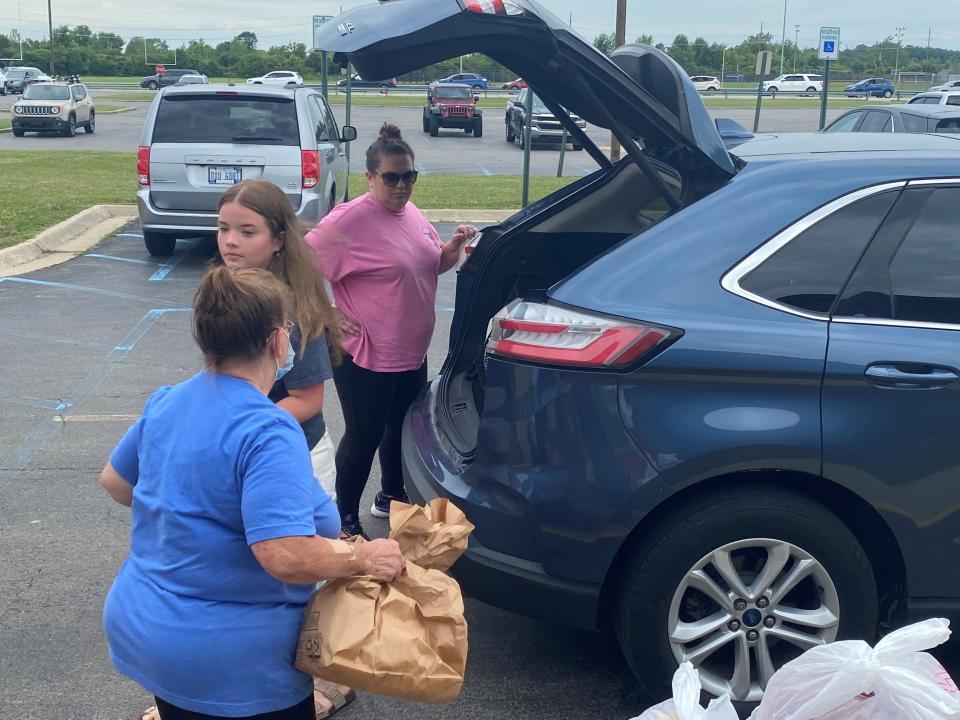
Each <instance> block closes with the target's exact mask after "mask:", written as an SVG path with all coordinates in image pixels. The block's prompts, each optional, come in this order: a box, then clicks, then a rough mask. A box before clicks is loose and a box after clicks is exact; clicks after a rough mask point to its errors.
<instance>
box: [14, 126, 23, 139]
mask: <svg viewBox="0 0 960 720" xmlns="http://www.w3.org/2000/svg"><path fill="white" fill-rule="evenodd" d="M23 133H24V131H23V130H21V129H20V128H18V127H15V128H13V136H14V137H23Z"/></svg>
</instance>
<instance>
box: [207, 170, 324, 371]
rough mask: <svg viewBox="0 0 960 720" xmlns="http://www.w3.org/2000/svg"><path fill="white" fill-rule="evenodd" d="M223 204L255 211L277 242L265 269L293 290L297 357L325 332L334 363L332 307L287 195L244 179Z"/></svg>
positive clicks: (267, 183)
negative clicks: (297, 338) (297, 334)
mask: <svg viewBox="0 0 960 720" xmlns="http://www.w3.org/2000/svg"><path fill="white" fill-rule="evenodd" d="M227 203H238V204H239V205H242V206H243V207H245V208H247V209H248V210H252V211H253V212H255V213H257V215H259V216H260V217H262V218H263V219H264V221H265V222H266V224H267V227H268V228H269V230H270V232H271V233H272V234H273V237H274V238H275V239H277V240H278V241H279V244H280V247H279V249H278V250H277V251H276V252H275V253H274V254H273V257H272V258H271V259H270V265H269V266H268V267H267V269H268V270H269V271H270V272H272V273H273V274H274V275H276V276H277V277H278V278H280V279H281V280H283V281H284V282H285V283H286V284H287V285H288V286H289V287H290V289H291V290H292V291H293V297H294V301H295V302H296V320H297V325H298V326H299V328H300V354H301V356H302V355H303V353H304V351H305V349H306V346H307V343H308V342H310V341H311V340H313V339H314V338H317V337H320V336H321V335H323V334H324V333H326V334H327V342H328V344H329V346H330V355H331V358H332V359H333V360H334V362H338V361H339V360H340V357H341V354H342V351H341V345H340V342H341V337H340V330H339V329H338V328H337V326H336V323H335V322H334V320H333V306H332V304H331V303H330V298H329V297H327V291H326V288H325V286H324V280H323V274H322V273H321V272H320V266H319V262H318V260H317V258H316V256H315V254H314V252H313V250H312V249H311V248H310V246H308V245H307V243H306V240H304V235H305V234H306V232H307V230H308V229H309V228H307V227H306V226H305V225H304V224H303V223H301V222H300V221H299V220H298V219H297V215H296V213H295V212H294V210H293V206H292V205H291V204H290V201H289V200H288V199H287V196H286V195H284V193H283V191H282V190H281V189H280V188H278V187H277V186H276V185H274V184H273V183H272V182H270V181H268V180H261V179H256V180H244V181H243V182H239V183H237V184H236V185H234V186H233V187H231V188H230V189H229V190H227V191H226V192H225V193H224V194H223V195H222V196H221V198H220V202H219V203H218V205H217V209H218V210H219V209H220V208H222V207H223V206H224V205H226V204H227Z"/></svg>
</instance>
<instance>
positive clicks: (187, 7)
mask: <svg viewBox="0 0 960 720" xmlns="http://www.w3.org/2000/svg"><path fill="white" fill-rule="evenodd" d="M400 1H402V0H400ZM436 2H453V0H436ZM542 2H543V4H544V5H545V6H547V7H550V8H551V9H552V10H553V12H554V13H556V14H557V15H559V16H560V17H562V18H564V19H567V20H570V19H571V18H572V21H573V27H574V29H576V30H577V31H578V32H579V33H580V34H582V35H584V36H585V37H587V38H588V39H591V40H592V39H593V37H594V36H595V35H597V34H599V33H602V32H612V31H613V26H614V18H615V12H616V0H601V1H600V2H595V1H590V0H586V1H584V0H542ZM52 4H53V21H54V25H64V24H66V25H71V26H72V25H79V24H84V25H88V26H90V28H91V29H93V30H94V31H106V32H115V33H118V34H119V35H121V36H122V37H124V38H129V37H130V36H132V35H148V36H153V37H161V38H164V39H166V40H167V41H168V42H169V43H170V44H171V45H179V44H180V42H182V41H184V40H188V39H192V38H203V39H204V40H206V41H207V42H210V43H217V42H220V41H222V40H225V39H230V38H231V37H233V36H235V35H236V34H238V33H240V32H242V31H244V30H251V31H253V32H255V33H256V34H257V37H258V38H259V39H260V41H261V42H260V46H261V47H269V46H270V45H279V44H283V43H286V42H290V41H300V42H306V43H309V42H310V26H311V19H310V18H311V15H314V14H331V15H336V14H338V13H339V12H340V8H341V7H343V8H344V9H349V8H352V7H356V6H358V5H365V4H369V0H359V1H358V0H344V2H342V3H340V2H323V1H322V0H321V1H316V0H311V1H308V0H285V1H284V2H270V1H269V0H231V1H230V2H229V3H228V2H225V1H224V0H219V1H218V2H212V1H211V0H91V1H90V2H87V3H78V2H66V1H65V0H52ZM787 5H788V6H787V13H786V26H787V37H788V38H791V39H792V38H793V36H794V32H795V28H794V25H799V26H800V27H799V34H798V37H799V43H800V46H801V47H814V46H816V44H817V38H818V32H819V27H820V26H821V25H836V26H839V27H840V33H841V34H840V41H841V47H846V46H847V45H850V46H854V45H857V44H860V43H867V44H872V43H873V42H876V41H877V40H880V39H882V38H883V37H885V36H888V35H890V36H892V35H894V34H895V33H896V28H897V27H898V26H903V27H904V28H905V30H904V32H903V43H904V45H920V46H926V44H927V33H928V31H930V44H931V45H932V46H934V47H948V48H952V49H960V22H958V21H957V18H958V17H960V15H958V14H957V13H956V12H954V11H953V10H950V9H949V7H950V3H942V2H940V3H934V2H920V3H918V4H917V5H913V4H910V3H904V2H900V1H898V2H894V1H893V0H872V1H868V0H842V1H841V0H803V1H801V0H787ZM228 8H229V9H228ZM587 8H589V9H587ZM783 10H784V3H783V1H782V0H763V1H761V0H727V2H707V1H706V0H667V1H665V0H627V13H628V14H627V39H628V41H629V40H632V39H635V38H636V37H637V36H638V35H640V34H642V33H646V34H650V35H653V37H654V40H655V42H663V43H665V44H668V45H669V44H670V42H671V41H672V40H673V38H674V37H675V36H676V35H677V34H678V33H684V34H685V35H687V36H688V37H689V38H690V39H691V40H692V39H694V38H695V37H697V36H702V37H704V38H706V39H707V40H708V41H711V42H720V43H724V44H737V43H739V42H740V41H741V40H743V38H745V37H746V36H748V35H751V34H753V33H756V32H757V31H759V30H760V26H761V23H763V28H764V29H765V30H769V31H770V32H772V33H773V34H774V36H775V37H776V38H779V37H781V33H782V30H783V21H784V14H783ZM18 26H19V27H21V28H22V30H23V34H24V35H25V36H27V37H33V38H41V37H46V35H47V13H46V7H45V3H43V2H41V1H40V0H0V30H2V31H3V32H7V31H8V29H9V28H16V27H18Z"/></svg>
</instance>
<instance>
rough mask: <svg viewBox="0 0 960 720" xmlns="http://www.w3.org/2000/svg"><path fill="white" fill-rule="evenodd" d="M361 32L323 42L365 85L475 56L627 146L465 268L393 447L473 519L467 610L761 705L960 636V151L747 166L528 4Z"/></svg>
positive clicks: (644, 77) (657, 76) (426, 484)
mask: <svg viewBox="0 0 960 720" xmlns="http://www.w3.org/2000/svg"><path fill="white" fill-rule="evenodd" d="M461 7H463V9H462V10H461ZM347 17H349V20H350V21H351V23H352V27H354V28H356V30H355V31H354V32H353V33H351V34H349V36H345V37H342V36H340V34H339V33H338V32H337V30H336V25H337V21H334V22H332V23H328V24H327V25H325V26H324V28H323V29H322V30H321V31H320V33H321V36H320V37H319V42H320V43H321V44H322V46H323V47H325V48H328V49H329V50H330V51H334V52H337V53H342V57H343V59H344V61H349V62H352V63H353V64H354V66H356V67H357V68H358V69H359V70H360V72H365V73H370V74H376V73H383V72H384V71H385V70H386V69H387V68H392V69H395V70H396V71H398V72H407V71H410V70H413V69H415V67H420V66H423V65H425V64H429V63H432V62H437V61H441V60H443V59H445V58H447V57H450V56H456V55H458V54H460V53H461V52H462V45H461V43H460V40H459V38H461V37H463V36H470V37H472V38H474V44H473V45H472V46H471V49H472V50H474V51H476V52H482V53H484V54H485V55H488V56H489V57H491V58H492V59H494V60H496V61H498V62H502V63H508V65H509V66H510V68H511V69H512V70H513V71H514V72H517V73H521V74H522V75H523V77H525V78H526V79H527V80H528V81H529V83H530V84H531V86H532V87H536V88H537V92H538V93H539V94H540V95H541V97H542V98H543V99H544V100H545V102H548V104H549V105H550V106H551V107H552V109H553V110H554V112H555V113H556V114H557V115H558V117H561V119H562V121H563V122H564V124H565V126H568V127H575V126H574V125H572V123H571V121H570V120H569V118H564V117H563V116H562V115H561V112H562V110H561V109H559V108H560V107H561V106H562V107H564V108H569V109H570V110H571V111H572V112H576V113H577V114H578V115H580V116H582V117H583V118H584V119H585V120H586V121H587V122H589V123H590V124H593V125H597V126H599V127H602V128H607V129H612V130H613V131H614V132H615V134H616V136H617V138H618V139H619V141H620V143H621V144H622V146H623V149H624V151H625V153H626V157H625V158H624V159H623V160H621V161H620V162H618V163H616V164H613V163H611V162H610V161H609V159H607V158H606V157H605V156H604V154H603V153H602V152H598V148H597V147H596V146H595V145H594V144H593V143H592V141H591V140H590V138H589V137H587V138H586V142H587V143H589V144H586V145H585V147H586V149H587V150H589V151H590V153H591V155H592V156H593V157H594V158H595V159H596V160H597V162H598V163H599V165H600V167H599V169H598V170H597V171H596V172H594V173H593V174H591V175H588V176H586V177H582V178H580V179H578V180H577V181H576V182H574V183H571V184H569V185H567V186H565V187H564V188H562V189H560V190H558V191H557V192H555V193H553V194H551V195H548V196H546V197H544V198H542V199H541V200H538V201H537V202H535V203H533V204H531V205H529V206H528V207H527V208H525V209H524V210H523V211H522V212H520V213H518V214H516V215H514V216H513V217H511V218H509V219H507V220H506V221H505V222H503V223H501V224H499V225H495V226H492V227H487V228H485V229H484V230H483V231H482V234H481V235H480V237H479V238H478V239H477V240H475V241H473V242H472V243H471V249H472V251H471V252H470V254H469V255H468V256H467V259H466V261H465V262H463V264H462V265H461V267H460V269H459V272H458V276H457V289H456V301H455V310H454V316H453V320H452V327H451V334H450V342H449V352H448V354H447V358H446V360H445V362H444V363H443V366H442V368H441V369H440V373H439V375H438V376H437V377H436V378H434V379H433V380H432V381H431V383H430V384H429V386H428V387H427V388H425V389H424V391H423V392H422V393H421V394H420V396H419V397H418V398H417V399H416V400H415V401H414V403H413V405H412V406H411V408H410V411H409V412H408V414H407V417H406V420H405V424H404V430H403V437H402V446H403V464H404V477H405V481H406V488H407V491H408V492H409V494H410V495H411V497H412V498H413V499H414V500H415V501H417V502H424V501H428V500H431V499H432V498H435V497H445V498H449V499H450V500H451V501H452V502H453V503H455V504H456V505H457V506H458V507H460V508H461V509H462V510H463V511H464V512H465V513H466V515H467V517H469V518H470V520H471V521H472V522H473V523H474V524H475V526H476V529H475V531H474V533H473V535H472V536H471V538H470V546H469V548H468V549H467V551H466V553H465V554H464V556H463V557H462V558H461V559H460V560H459V561H458V563H457V564H456V565H455V566H454V567H453V573H454V574H455V575H456V576H457V577H458V579H459V580H460V583H461V587H462V588H463V590H464V591H465V593H466V594H467V595H469V596H472V597H475V598H478V599H479V600H482V601H483V602H487V603H491V604H493V605H496V606H499V607H503V608H507V609H510V610H515V611H517V612H521V613H524V614H527V615H531V616H534V617H539V618H544V619H548V620H552V621H556V622H559V623H562V624H565V625H570V626H575V627H580V628H589V629H598V628H600V629H609V630H612V631H613V632H614V633H615V634H616V636H617V638H618V640H619V643H620V647H621V649H622V650H623V653H624V655H625V656H626V658H627V661H628V663H629V664H630V667H631V668H632V669H633V671H634V673H635V675H636V678H637V680H638V682H639V683H640V684H641V686H642V689H643V690H644V691H645V692H646V694H649V695H650V696H653V697H662V696H663V695H664V694H666V693H668V692H669V682H670V678H671V676H672V674H673V671H674V670H675V669H676V667H677V664H678V663H679V662H682V661H690V662H692V663H694V664H695V665H696V666H697V667H698V669H699V673H700V678H701V680H702V682H703V685H704V687H705V689H706V690H707V691H708V692H709V693H711V694H714V695H717V694H720V693H722V692H729V693H730V694H731V696H732V697H733V698H734V699H735V700H739V701H747V702H755V701H756V700H757V699H758V698H759V697H760V696H761V695H762V693H763V690H764V687H765V685H766V683H767V681H768V680H769V678H770V677H771V675H772V674H773V673H774V672H775V671H776V670H777V669H778V668H779V667H781V666H782V664H783V663H785V662H788V661H789V660H791V659H792V658H794V657H796V656H797V655H799V654H800V653H801V652H802V651H803V650H806V649H808V648H810V647H813V646H816V645H820V644H823V643H827V642H831V641H833V640H834V639H837V638H848V637H858V638H865V639H867V640H874V639H875V638H876V636H877V633H878V629H880V628H882V629H884V630H886V629H888V628H890V627H894V626H897V625H900V624H902V623H905V622H906V621H908V620H909V619H911V618H920V617H933V616H940V615H941V614H942V615H943V616H944V617H954V618H955V617H957V613H956V608H957V607H958V604H957V600H958V599H960V582H958V580H957V578H956V574H955V573H951V572H945V571H944V569H945V568H951V567H954V566H956V565H957V564H958V563H960V545H958V544H957V543H956V542H955V538H956V537H957V536H958V535H960V511H958V510H957V508H958V507H960V486H958V485H957V483H955V482H953V478H954V477H956V476H957V474H958V473H960V467H958V465H960V456H958V454H957V452H956V448H957V444H958V442H960V425H958V423H957V422H956V417H957V414H958V412H960V407H958V403H960V369H958V363H957V357H958V343H960V340H958V338H960V335H958V333H960V285H958V283H957V281H956V278H957V277H958V276H960V246H958V245H957V243H956V242H955V237H954V234H953V233H949V232H944V231H943V228H944V227H948V228H949V227H953V226H954V225H955V219H956V208H957V206H958V204H960V187H958V186H957V183H956V179H955V178H956V175H957V167H958V162H960V137H957V138H951V137H947V136H943V135H920V134H905V133H904V134H899V133H895V134H889V135H887V134H853V135H847V136H842V137H841V136H837V135H832V134H813V135H800V136H795V134H787V135H784V136H781V137H778V138H773V139H764V140H759V139H758V140H753V141H751V142H748V143H744V144H743V145H741V146H740V147H738V148H737V149H736V151H735V152H736V153H737V154H738V155H739V157H738V158H736V159H735V158H733V157H731V155H730V153H729V152H727V150H726V149H725V148H724V146H723V143H722V141H721V138H720V135H719V133H718V132H717V129H716V125H715V124H714V122H713V121H712V120H711V118H710V116H709V114H708V113H707V111H706V108H705V107H704V104H703V101H702V99H701V98H700V96H699V94H698V93H697V91H696V90H695V89H694V87H693V85H692V84H691V83H690V81H689V78H688V77H687V76H686V74H685V73H684V72H683V71H682V69H681V68H680V67H679V66H678V65H677V64H676V63H675V62H674V61H673V60H672V59H670V58H669V57H668V56H666V55H665V54H663V53H661V52H659V51H657V50H656V49H655V48H652V47H649V46H642V45H627V46H623V47H621V48H618V49H617V50H616V51H614V53H613V54H612V56H611V57H609V58H608V57H607V56H605V55H603V54H601V53H598V52H596V51H595V50H594V49H593V48H592V47H591V45H590V43H589V42H588V41H586V40H584V39H582V38H580V37H579V36H578V35H576V34H575V33H573V32H572V31H571V30H570V29H569V26H567V25H566V23H564V22H563V21H562V20H560V19H559V18H556V17H555V16H553V15H551V14H550V13H549V12H548V11H546V10H545V9H544V8H543V6H542V5H541V4H540V3H536V2H533V1H532V0H511V2H510V3H509V14H504V13H503V12H502V11H501V12H498V8H497V7H496V4H495V3H469V4H466V5H465V6H460V5H458V4H456V3H449V6H445V7H444V10H443V11H438V9H437V5H436V3H435V2H434V0H406V2H402V3H396V2H390V3H380V4H372V5H367V6H364V7H358V8H353V9H351V10H350V11H349V14H348V15H345V16H344V17H343V18H339V19H338V20H341V21H345V20H346V18H347ZM398 28H403V32H404V33H407V34H403V33H398V32H397V29H398ZM384 47H387V48H389V49H388V50H384ZM518 47H522V48H523V52H522V53H521V52H517V51H516V48H518ZM574 77H575V78H577V79H578V81H577V82H571V81H570V78H574ZM634 138H642V139H643V147H642V148H641V147H640V146H639V144H638V143H637V142H636V141H635V140H634Z"/></svg>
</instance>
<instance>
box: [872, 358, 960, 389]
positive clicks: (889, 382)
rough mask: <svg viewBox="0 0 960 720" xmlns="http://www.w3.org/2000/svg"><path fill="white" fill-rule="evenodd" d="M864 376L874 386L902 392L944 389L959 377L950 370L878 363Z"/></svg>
mask: <svg viewBox="0 0 960 720" xmlns="http://www.w3.org/2000/svg"><path fill="white" fill-rule="evenodd" d="M905 368H909V369H905ZM864 375H865V376H866V377H867V379H868V380H869V381H871V382H872V383H873V384H874V385H879V386H881V387H887V388H899V389H904V390H906V389H910V388H938V387H946V386H947V385H950V384H951V383H955V382H956V381H957V380H960V375H958V374H957V371H956V370H953V369H951V368H945V367H936V366H933V365H916V364H912V363H902V364H901V363H878V364H876V365H871V366H870V367H868V368H867V369H866V372H864Z"/></svg>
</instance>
